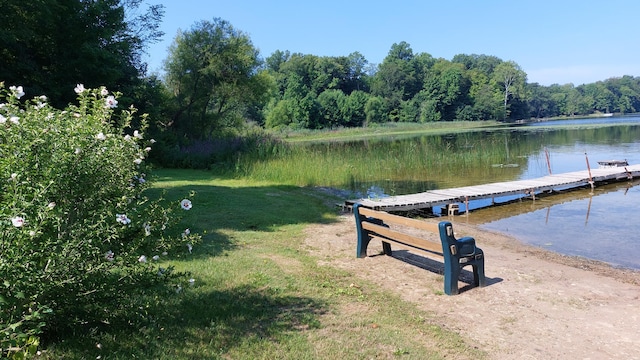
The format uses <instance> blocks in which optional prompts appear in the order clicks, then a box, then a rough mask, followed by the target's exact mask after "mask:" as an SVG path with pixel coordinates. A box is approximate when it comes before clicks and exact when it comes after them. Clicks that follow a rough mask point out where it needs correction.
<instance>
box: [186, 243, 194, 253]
mask: <svg viewBox="0 0 640 360" xmlns="http://www.w3.org/2000/svg"><path fill="white" fill-rule="evenodd" d="M187 250H189V254H191V250H193V246H192V245H191V244H187Z"/></svg>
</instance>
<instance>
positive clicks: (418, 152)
mask: <svg viewBox="0 0 640 360" xmlns="http://www.w3.org/2000/svg"><path fill="white" fill-rule="evenodd" d="M516 140H517V139H514V137H513V136H509V137H507V138H505V135H504V134H503V133H496V132H483V133H480V132H476V133H469V132H464V133H459V134H450V135H423V136H419V137H413V138H406V139H396V138H392V137H387V138H382V139H367V140H362V141H348V142H336V141H334V142H321V143H299V144H291V143H281V144H280V145H279V146H280V149H278V150H277V151H273V152H272V156H269V157H263V156H251V155H245V156H244V157H243V158H239V159H238V164H237V167H236V170H237V174H236V175H239V176H244V177H249V178H252V179H257V180H263V181H274V182H278V183H286V184H290V185H297V186H329V187H336V188H340V189H345V190H350V191H353V192H363V191H366V189H368V188H369V187H371V186H381V187H384V188H385V189H386V191H387V193H406V192H415V191H426V190H430V189H434V188H437V187H442V186H465V185H471V184H473V183H474V182H476V181H477V180H478V179H482V178H487V177H490V178H500V177H503V178H505V179H508V178H510V177H512V176H514V175H515V174H516V172H515V171H508V170H507V171H505V169H496V168H495V167H494V166H492V165H494V164H504V163H507V162H509V163H511V162H516V163H518V165H523V164H524V162H525V161H526V160H525V159H524V158H523V157H519V155H520V154H521V153H522V151H526V150H529V149H523V148H522V147H521V146H519V145H518V141H516Z"/></svg>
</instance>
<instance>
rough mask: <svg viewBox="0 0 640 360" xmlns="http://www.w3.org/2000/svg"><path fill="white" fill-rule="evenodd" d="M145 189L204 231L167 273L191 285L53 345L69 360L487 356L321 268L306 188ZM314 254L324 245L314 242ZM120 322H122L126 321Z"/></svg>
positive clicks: (183, 182) (385, 297)
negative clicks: (185, 203) (185, 277)
mask: <svg viewBox="0 0 640 360" xmlns="http://www.w3.org/2000/svg"><path fill="white" fill-rule="evenodd" d="M156 175H157V176H158V182H157V183H156V188H155V189H153V190H152V191H156V192H160V191H161V190H166V197H167V198H168V200H169V201H179V200H180V198H181V197H182V196H183V194H185V193H187V192H189V191H195V192H196V195H195V196H194V197H193V198H192V201H193V209H192V210H190V211H189V212H188V213H186V217H185V218H184V220H183V224H181V225H182V226H185V227H189V228H190V229H191V230H192V231H199V232H201V233H204V234H205V235H204V239H203V243H202V244H201V245H199V246H197V247H195V248H194V251H193V254H186V255H184V256H181V257H176V258H174V259H173V260H171V261H167V262H164V263H163V264H162V266H166V265H173V266H175V267H176V268H177V269H178V270H181V271H188V272H189V273H190V276H191V277H193V278H194V279H195V283H194V285H193V286H192V287H187V288H185V290H184V291H182V292H181V293H176V294H175V295H172V296H169V297H167V298H166V299H162V302H161V306H149V308H145V309H141V311H140V313H142V314H145V316H144V317H143V318H141V319H130V321H129V324H130V325H119V326H115V325H114V326H113V327H112V328H109V327H107V328H106V330H105V331H103V332H96V333H89V334H83V336H77V337H73V338H68V339H62V340H60V341H58V342H56V343H53V344H50V345H49V346H48V348H47V349H45V352H44V356H43V357H44V358H67V359H96V358H97V357H98V356H100V358H101V359H132V358H143V359H333V358H341V359H370V358H376V359H381V358H382V359H392V358H393V359H396V358H401V359H441V358H445V357H454V358H458V359H459V358H482V357H483V356H484V355H483V354H482V353H480V352H479V351H477V350H475V349H474V348H472V347H470V346H469V345H468V344H467V343H465V341H464V339H462V338H461V337H460V336H458V335H457V334H455V333H452V332H449V331H447V330H445V329H443V328H441V327H440V326H439V325H438V324H439V322H438V321H437V320H436V319H432V318H431V315H430V314H429V313H426V312H424V311H421V310H419V309H417V308H416V306H414V305H413V304H410V303H407V302H404V301H403V300H401V299H400V298H399V297H398V296H396V295H394V294H391V293H388V292H386V291H383V290H381V289H379V288H378V287H376V286H375V285H373V284H370V283H366V282H360V283H359V286H358V287H352V286H350V284H351V283H352V282H353V274H351V273H349V272H347V271H344V270H339V269H336V268H332V267H330V266H327V265H320V264H319V261H318V260H319V259H316V258H314V257H313V256H312V255H310V253H308V252H307V251H306V250H305V248H304V247H303V244H302V243H303V240H304V238H305V235H304V229H305V228H306V227H307V226H309V225H310V224H328V223H331V222H333V221H335V219H336V214H335V210H334V209H333V208H332V207H331V206H330V204H333V203H335V202H336V199H332V198H330V197H327V195H325V194H322V193H319V192H316V191H314V190H313V189H309V188H304V187H298V186H291V185H279V184H276V183H269V182H256V181H249V180H242V179H231V178H228V177H221V176H217V175H216V174H214V173H211V172H205V171H187V170H171V171H168V170H163V171H158V172H157V173H156ZM319 246H322V244H319ZM123 323H124V324H126V323H127V322H126V321H124V322H123Z"/></svg>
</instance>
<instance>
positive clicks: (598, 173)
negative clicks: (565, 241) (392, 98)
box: [345, 165, 640, 213]
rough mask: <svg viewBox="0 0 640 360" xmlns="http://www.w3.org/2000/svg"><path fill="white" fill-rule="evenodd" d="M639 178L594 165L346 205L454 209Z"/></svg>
mask: <svg viewBox="0 0 640 360" xmlns="http://www.w3.org/2000/svg"><path fill="white" fill-rule="evenodd" d="M637 177H640V165H631V166H625V167H611V168H597V169H590V170H583V171H575V172H569V173H564V174H557V175H548V176H544V177H540V178H536V179H529V180H516V181H507V182H497V183H490V184H484V185H474V186H464V187H458V188H450V189H438V190H430V191H426V192H421V193H417V194H407V195H398V196H389V197H381V198H376V199H356V200H347V201H346V202H345V207H347V208H351V207H352V206H353V205H354V204H356V203H357V204H362V206H365V207H368V208H371V209H374V210H382V211H411V210H422V209H428V208H433V207H435V206H443V207H445V208H447V209H449V211H450V213H452V212H453V209H457V207H458V205H457V204H461V203H462V204H466V206H465V208H466V209H467V210H468V209H469V206H468V204H469V201H473V200H481V199H495V198H500V197H505V196H510V195H521V196H532V197H533V198H534V199H535V195H536V194H540V193H542V192H551V191H560V190H569V189H576V188H580V187H584V186H588V185H591V186H592V187H593V186H595V184H598V183H610V182H620V181H629V180H632V179H633V178H637Z"/></svg>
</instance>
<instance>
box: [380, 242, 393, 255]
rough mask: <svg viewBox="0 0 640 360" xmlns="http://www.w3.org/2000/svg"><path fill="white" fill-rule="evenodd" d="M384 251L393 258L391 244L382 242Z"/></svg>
mask: <svg viewBox="0 0 640 360" xmlns="http://www.w3.org/2000/svg"><path fill="white" fill-rule="evenodd" d="M382 251H383V252H384V254H385V255H388V256H391V244H389V243H388V242H384V241H383V242H382Z"/></svg>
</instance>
